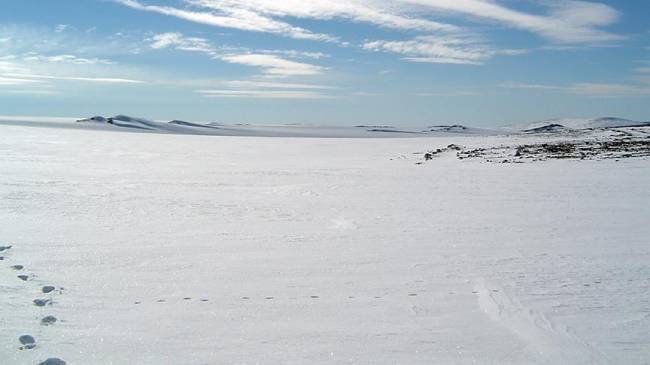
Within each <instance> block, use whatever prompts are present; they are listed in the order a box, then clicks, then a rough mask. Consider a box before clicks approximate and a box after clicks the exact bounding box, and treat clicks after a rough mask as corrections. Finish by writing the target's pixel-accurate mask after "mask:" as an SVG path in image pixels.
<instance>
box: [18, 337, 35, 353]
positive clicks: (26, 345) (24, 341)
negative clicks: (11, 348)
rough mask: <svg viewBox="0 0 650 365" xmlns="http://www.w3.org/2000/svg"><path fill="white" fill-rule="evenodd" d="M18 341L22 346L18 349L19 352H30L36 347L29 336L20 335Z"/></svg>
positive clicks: (32, 338)
mask: <svg viewBox="0 0 650 365" xmlns="http://www.w3.org/2000/svg"><path fill="white" fill-rule="evenodd" d="M18 341H20V344H21V345H23V346H21V347H20V349H21V350H31V349H33V348H34V347H36V340H35V339H34V337H32V336H30V335H22V336H20V337H19V338H18Z"/></svg>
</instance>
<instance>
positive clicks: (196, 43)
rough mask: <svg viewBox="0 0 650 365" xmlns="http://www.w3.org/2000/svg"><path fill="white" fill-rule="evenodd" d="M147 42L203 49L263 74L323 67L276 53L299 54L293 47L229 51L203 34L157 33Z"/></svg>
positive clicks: (309, 71)
mask: <svg viewBox="0 0 650 365" xmlns="http://www.w3.org/2000/svg"><path fill="white" fill-rule="evenodd" d="M151 42H152V43H151V47H152V48H155V49H163V48H174V49H177V50H181V51H188V52H200V53H205V54H207V55H209V56H211V57H212V58H215V59H219V60H221V61H224V62H228V63H232V64H240V65H246V66H252V67H257V68H261V69H262V70H263V73H264V74H266V75H268V76H274V77H283V76H311V75H319V74H321V73H322V72H323V71H324V70H325V68H324V67H322V66H317V65H313V64H310V63H306V62H298V61H293V60H289V59H286V58H283V57H280V56H278V55H277V54H294V55H302V54H301V53H300V52H298V51H293V53H292V51H263V52H267V53H232V52H231V51H230V50H229V49H225V50H219V49H217V48H216V47H215V46H213V45H212V44H211V43H210V42H209V41H208V40H207V39H205V38H197V37H186V36H184V35H183V34H181V33H163V34H158V35H155V36H153V37H152V38H151ZM271 52H273V53H276V54H272V53H271ZM312 56H314V55H312Z"/></svg>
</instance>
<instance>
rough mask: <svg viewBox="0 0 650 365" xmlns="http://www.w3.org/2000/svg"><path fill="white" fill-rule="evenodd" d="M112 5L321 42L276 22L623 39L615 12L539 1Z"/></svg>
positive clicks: (246, 0) (198, 0)
mask: <svg viewBox="0 0 650 365" xmlns="http://www.w3.org/2000/svg"><path fill="white" fill-rule="evenodd" d="M115 1H117V2H119V3H121V4H124V5H126V6H129V7H131V8H134V9H139V10H144V11H151V12H156V13H160V14H165V15H169V16H175V17H178V18H182V19H185V20H188V21H193V22H197V23H203V24H208V25H213V26H218V27H225V28H234V29H239V30H247V31H256V32H267V33H274V34H280V35H283V36H288V37H293V38H302V39H314V40H327V41H331V40H335V39H337V38H336V37H334V36H332V35H326V34H315V33H312V32H310V31H308V30H306V29H303V28H300V27H296V26H293V25H291V24H289V23H287V22H285V21H284V20H279V19H286V18H302V19H316V20H323V21H326V20H331V19H334V18H338V19H346V20H350V21H353V22H364V23H370V24H375V25H378V26H381V27H384V28H389V29H404V30H414V31H420V32H425V33H426V32H440V31H443V32H455V31H458V30H462V29H463V28H465V27H459V26H457V25H453V24H448V23H444V22H440V21H436V20H433V19H435V18H444V19H449V18H450V16H453V15H455V14H457V15H461V16H470V17H471V18H474V19H478V20H485V19H487V20H490V21H493V22H496V23H498V24H500V25H504V26H507V27H512V28H517V29H521V30H524V31H529V32H532V33H535V34H538V35H540V36H542V37H544V38H546V39H548V40H551V41H553V42H558V43H602V42H611V41H616V40H620V39H622V38H623V37H622V36H621V35H618V34H614V33H611V32H608V31H606V30H603V27H606V26H608V25H611V24H613V23H615V22H617V21H618V20H619V18H620V14H619V12H618V11H616V10H615V9H614V8H612V7H610V6H607V5H604V4H600V3H595V2H588V1H579V0H555V1H548V2H541V4H539V5H541V6H542V7H545V11H544V12H542V13H530V12H525V11H521V10H517V9H513V8H511V7H508V6H505V5H502V4H500V3H499V2H497V1H494V0H354V1H350V0H310V1H304V0H284V1H268V0H184V2H185V3H186V4H188V5H190V6H191V7H192V10H188V9H181V8H174V7H169V6H160V5H145V4H143V3H140V2H139V1H136V0H115Z"/></svg>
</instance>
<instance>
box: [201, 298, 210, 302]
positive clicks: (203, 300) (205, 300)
mask: <svg viewBox="0 0 650 365" xmlns="http://www.w3.org/2000/svg"><path fill="white" fill-rule="evenodd" d="M208 300H209V299H205V298H203V299H201V301H202V302H207V301H208Z"/></svg>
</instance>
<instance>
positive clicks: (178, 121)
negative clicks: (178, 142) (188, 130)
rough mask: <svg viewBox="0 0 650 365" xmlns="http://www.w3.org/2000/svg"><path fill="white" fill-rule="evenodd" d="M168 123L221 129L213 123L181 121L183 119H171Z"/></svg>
mask: <svg viewBox="0 0 650 365" xmlns="http://www.w3.org/2000/svg"><path fill="white" fill-rule="evenodd" d="M169 124H175V125H180V126H184V127H196V128H210V129H221V128H219V127H215V126H213V125H208V124H200V123H192V122H186V121H183V120H172V121H171V122H169Z"/></svg>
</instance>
